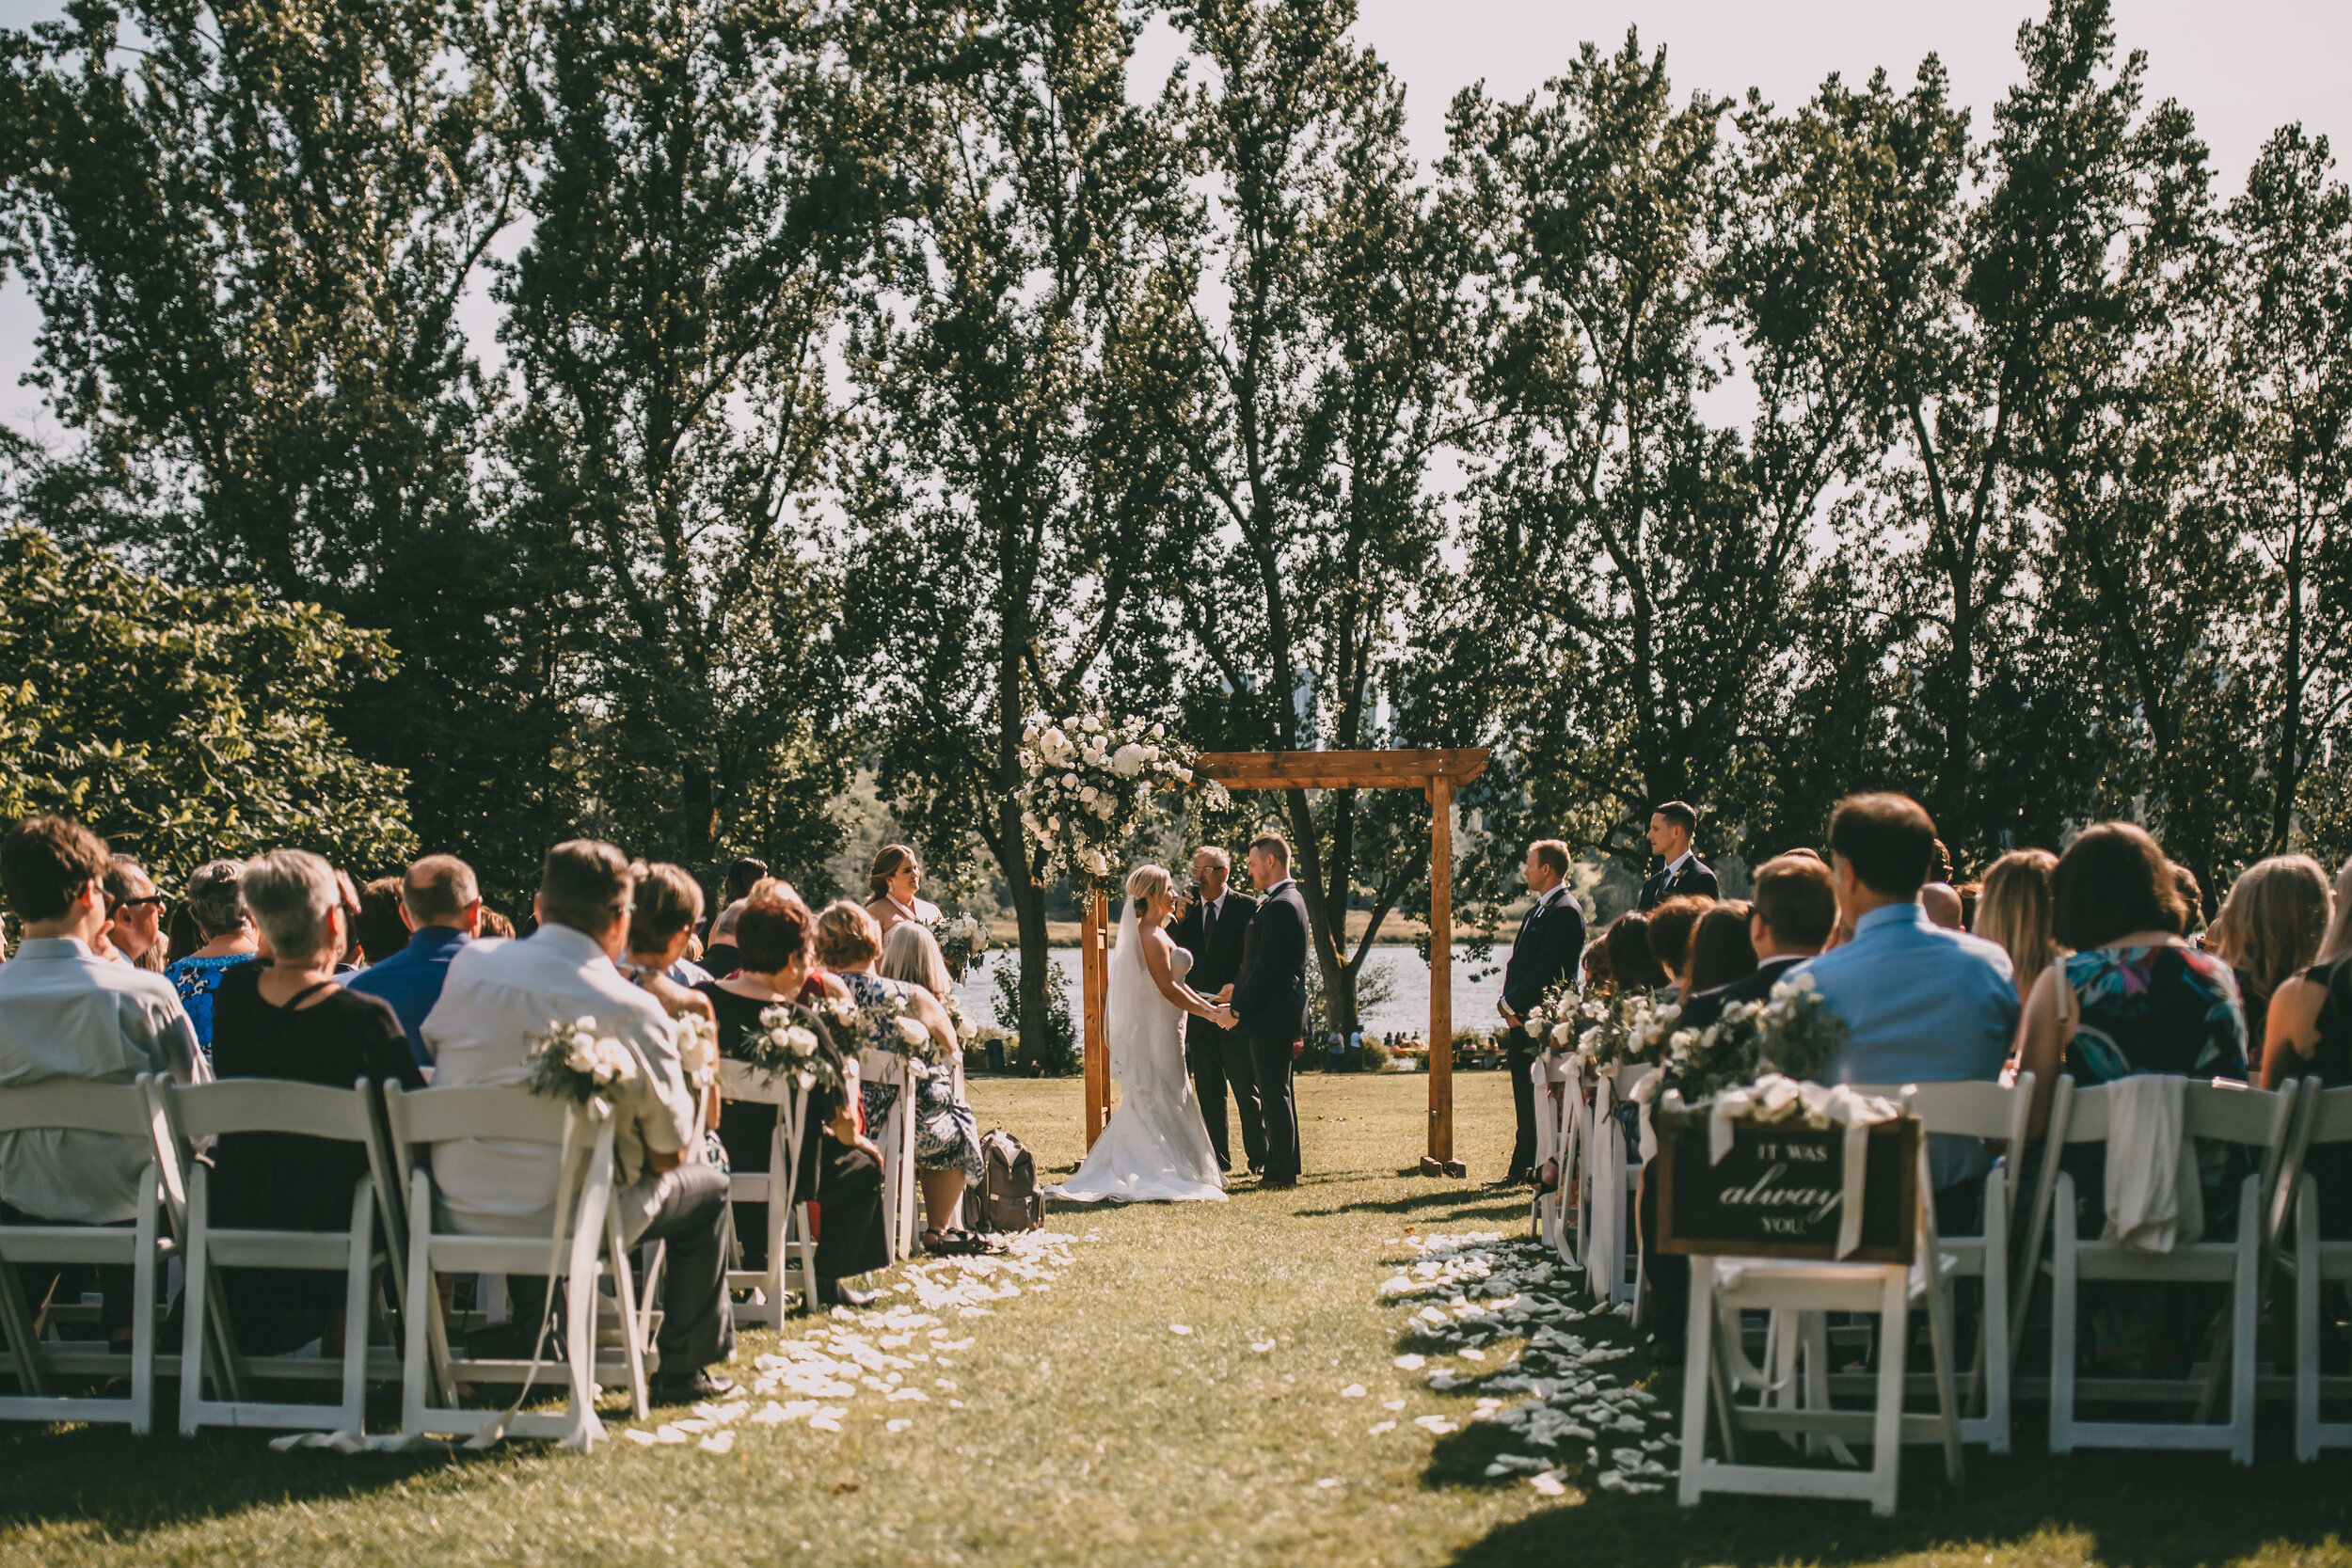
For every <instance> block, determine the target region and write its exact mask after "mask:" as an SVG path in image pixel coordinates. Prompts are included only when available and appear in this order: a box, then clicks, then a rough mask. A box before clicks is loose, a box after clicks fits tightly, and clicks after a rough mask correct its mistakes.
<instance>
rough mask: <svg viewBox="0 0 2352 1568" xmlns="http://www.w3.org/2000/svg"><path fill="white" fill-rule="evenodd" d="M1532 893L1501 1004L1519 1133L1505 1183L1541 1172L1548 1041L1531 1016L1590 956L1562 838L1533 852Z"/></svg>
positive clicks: (1513, 946) (1530, 857)
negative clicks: (1540, 1071)
mask: <svg viewBox="0 0 2352 1568" xmlns="http://www.w3.org/2000/svg"><path fill="white" fill-rule="evenodd" d="M1527 891H1528V892H1530V893H1532V894H1534V895H1535V905H1534V908H1533V909H1531V910H1529V911H1527V914H1526V916H1525V918H1523V919H1521V920H1520V922H1519V931H1518V936H1516V937H1514V938H1513V939H1512V940H1511V958H1510V960H1509V962H1507V963H1505V964H1504V965H1503V968H1502V1000H1501V1001H1500V1002H1497V1003H1496V1004H1495V1008H1496V1010H1497V1011H1499V1012H1500V1013H1502V1022H1504V1023H1505V1024H1506V1025H1508V1026H1509V1028H1510V1034H1509V1035H1508V1036H1506V1037H1505V1038H1506V1040H1507V1041H1508V1044H1507V1047H1506V1049H1505V1051H1504V1057H1505V1059H1506V1060H1507V1061H1508V1062H1509V1063H1510V1066H1511V1107H1512V1109H1513V1110H1514V1111H1515V1112H1517V1113H1518V1136H1517V1137H1516V1138H1515V1139H1514V1140H1513V1142H1512V1145H1511V1164H1510V1168H1509V1170H1508V1171H1507V1172H1506V1173H1505V1174H1504V1176H1503V1178H1502V1180H1503V1181H1504V1182H1506V1183H1507V1182H1513V1181H1524V1180H1528V1178H1530V1177H1531V1176H1533V1175H1534V1172H1535V1077H1534V1069H1535V1056H1536V1053H1538V1052H1540V1051H1541V1050H1542V1049H1543V1046H1544V1042H1543V1041H1541V1040H1538V1039H1534V1038H1533V1037H1530V1036H1529V1035H1528V1033H1527V1030H1526V1029H1525V1028H1524V1027H1522V1025H1524V1024H1525V1023H1526V1022H1527V1015H1528V1014H1529V1013H1531V1012H1533V1011H1534V1010H1535V1005H1536V1004H1537V1003H1539V1002H1541V1001H1542V1000H1543V999H1544V993H1545V992H1546V991H1548V990H1550V989H1551V988H1552V987H1553V986H1555V985H1558V984H1559V983H1560V982H1562V981H1564V980H1566V981H1571V982H1573V981H1574V980H1575V978H1576V974H1577V965H1578V964H1579V962H1580V961H1581V959H1582V958H1583V957H1584V911H1583V910H1582V909H1581V908H1579V907H1578V905H1577V902H1576V897H1575V895H1573V894H1571V893H1569V892H1568V847H1567V846H1566V845H1565V844H1564V843H1562V842H1561V841H1560V840H1558V839H1556V838H1547V839H1539V840H1537V841H1536V842H1535V843H1534V844H1531V845H1529V846H1528V847H1527Z"/></svg>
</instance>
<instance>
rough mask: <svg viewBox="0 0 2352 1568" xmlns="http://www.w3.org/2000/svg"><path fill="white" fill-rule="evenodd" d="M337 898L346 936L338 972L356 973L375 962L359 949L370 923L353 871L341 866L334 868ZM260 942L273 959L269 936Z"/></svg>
mask: <svg viewBox="0 0 2352 1568" xmlns="http://www.w3.org/2000/svg"><path fill="white" fill-rule="evenodd" d="M335 897H336V899H337V901H338V902H340V903H341V904H342V907H343V931H344V933H345V935H344V939H343V956H342V958H338V959H337V960H336V961H335V973H336V974H358V972H359V971H360V970H363V969H365V968H367V966H368V965H369V963H370V962H372V961H373V958H372V956H371V955H370V954H368V953H367V952H366V951H364V950H363V949H362V948H361V947H360V946H359V944H358V937H357V935H356V933H358V931H359V930H361V929H362V928H363V927H366V925H367V924H368V920H367V916H366V914H365V912H364V911H363V907H362V902H361V899H360V896H359V884H358V882H357V881H355V880H353V879H352V876H351V873H350V872H348V871H345V870H343V869H342V867H340V866H338V867H336V868H335ZM261 941H262V958H268V957H269V956H270V951H269V934H268V933H267V932H263V933H262V938H261Z"/></svg>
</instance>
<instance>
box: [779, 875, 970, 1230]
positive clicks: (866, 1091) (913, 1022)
mask: <svg viewBox="0 0 2352 1568" xmlns="http://www.w3.org/2000/svg"><path fill="white" fill-rule="evenodd" d="M881 956H882V932H881V929H880V927H878V926H877V925H876V924H875V921H874V917H873V916H872V915H870V914H867V913H866V911H864V910H862V909H860V908H859V907H858V906H857V905H855V904H852V903H850V901H849V900H847V899H841V900H839V901H837V902H834V903H832V904H828V905H827V906H825V909H824V911H823V912H822V913H820V914H819V915H818V917H817V957H818V961H819V962H820V963H822V964H823V965H824V966H825V968H826V969H827V970H828V971H829V972H830V973H831V974H833V975H834V977H835V978H837V979H838V980H840V981H841V983H842V984H843V985H845V986H847V987H848V988H849V991H850V1003H851V1004H852V1005H853V1006H854V1007H855V1009H856V1017H855V1019H854V1021H848V1020H845V1022H847V1024H848V1030H847V1033H846V1034H845V1032H844V1030H843V1029H842V1028H839V1027H836V1028H835V1029H834V1038H835V1039H836V1040H839V1041H840V1042H841V1043H842V1044H843V1045H844V1046H849V1045H850V1044H852V1043H853V1044H854V1045H855V1047H856V1048H857V1049H859V1050H861V1051H887V1052H890V1053H893V1054H895V1055H899V1056H906V1057H910V1058H913V1060H912V1061H911V1063H910V1065H911V1066H912V1067H914V1068H919V1069H923V1071H924V1076H922V1077H921V1078H919V1079H918V1080H917V1082H916V1084H915V1085H914V1173H915V1180H916V1181H917V1182H918V1183H919V1184H920V1185H921V1187H922V1189H923V1212H924V1214H925V1216H926V1217H927V1219H928V1220H929V1222H930V1227H929V1228H927V1229H926V1230H925V1231H924V1232H923V1245H924V1246H925V1248H927V1249H928V1250H930V1251H932V1252H972V1251H977V1250H982V1249H984V1248H985V1247H986V1246H987V1243H985V1242H983V1241H982V1240H981V1239H980V1238H979V1237H978V1236H977V1235H974V1234H973V1233H972V1232H970V1231H968V1230H963V1229H960V1228H957V1227H954V1226H953V1225H952V1223H951V1221H952V1219H953V1217H954V1216H955V1214H956V1213H957V1211H958V1207H959V1206H960V1205H961V1203H962V1201H963V1190H964V1187H965V1185H966V1184H967V1183H969V1182H974V1181H977V1180H979V1179H980V1178H981V1176H982V1174H983V1173H984V1170H985V1167H984V1165H983V1164H982V1163H981V1157H980V1138H979V1131H978V1128H977V1124H976V1123H975V1122H974V1121H973V1118H972V1111H971V1108H970V1107H969V1106H968V1105H965V1104H963V1103H962V1100H961V1096H960V1095H958V1094H957V1093H956V1089H955V1084H956V1067H957V1064H958V1062H959V1060H960V1059H961V1054H962V1052H961V1046H959V1044H958V1043H957V1040H956V1031H955V1025H954V1024H953V1023H952V1022H950V1021H949V1019H948V1017H947V1010H946V1007H944V1006H941V1005H940V1001H939V999H938V998H937V997H936V996H934V995H932V994H931V992H930V989H929V988H927V987H924V986H919V985H914V984H912V983H910V982H908V981H905V980H893V979H886V978H884V977H883V976H882V975H880V974H876V973H875V972H874V966H875V961H876V960H877V959H878V958H881ZM829 1016H830V1015H829ZM918 1034H919V1036H920V1037H922V1039H923V1042H924V1043H923V1044H922V1045H921V1046H919V1047H918V1046H917V1045H916V1044H915V1043H914V1039H913V1038H911V1037H913V1036H916V1035H918ZM925 1058H929V1060H928V1061H927V1060H925ZM859 1094H860V1097H861V1098H862V1100H863V1101H864V1102H865V1112H866V1135H867V1136H868V1137H874V1136H878V1135H879V1132H880V1130H881V1128H882V1123H883V1121H884V1120H885V1119H886V1118H887V1117H889V1115H890V1111H891V1107H892V1106H893V1105H895V1104H896V1103H897V1102H898V1088H897V1086H896V1085H888V1084H876V1083H871V1082H867V1083H865V1084H862V1085H860V1087H859Z"/></svg>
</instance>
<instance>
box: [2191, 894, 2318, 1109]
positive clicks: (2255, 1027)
mask: <svg viewBox="0 0 2352 1568" xmlns="http://www.w3.org/2000/svg"><path fill="white" fill-rule="evenodd" d="M2327 929H2328V873H2327V872H2325V871H2323V870H2321V869H2320V867H2319V863H2318V862H2317V861H2315V860H2313V859H2312V858H2311V857H2310V856H2309V855H2274V856H2272V857H2271V858H2270V859H2268V860H2266V861H2257V862H2255V863H2253V864H2252V865H2249V866H2248V867H2247V868H2246V869H2245V870H2244V871H2243V872H2241V873H2239V875H2238V879H2237V880H2236V881H2235V882H2233V883H2232V884H2231V886H2230V895H2229V897H2227V898H2226V899H2224V900H2222V904H2221V912H2220V913H2219V914H2217V915H2216V916H2214V921H2213V927H2212V928H2211V929H2210V930H2209V931H2207V932H2206V939H2207V941H2206V945H2207V948H2208V949H2209V950H2210V951H2211V952H2212V953H2213V954H2214V955H2215V956H2216V957H2217V958H2220V960H2221V961H2222V962H2223V963H2226V964H2228V965H2229V966H2230V972H2231V973H2232V974H2234V975H2235V976H2236V977H2237V994H2238V1001H2239V1002H2240V1003H2242V1004H2243V1005H2244V1006H2245V1008H2246V1043H2247V1046H2248V1048H2249V1050H2250V1051H2256V1052H2263V1053H2264V1055H2263V1062H2264V1064H2265V1070H2266V1069H2267V1067H2268V1063H2269V1056H2268V1053H2267V1051H2266V1049H2265V1041H2266V1040H2267V1039H2268V1038H2269V1033H2268V1029H2267V1024H2268V1022H2269V1018H2270V999H2271V997H2272V995H2273V994H2275V993H2276V992H2277V990H2278V989H2279V988H2280V986H2281V985H2283V984H2284V983H2285V982H2286V981H2288V980H2290V979H2292V978H2293V977H2294V976H2295V975H2296V974H2299V973H2300V972H2301V971H2302V970H2304V969H2306V968H2308V967H2309V966H2310V965H2311V963H2312V961H2313V959H2314V958H2315V957H2316V956H2317V954H2318V952H2319V942H2320V938H2321V937H2322V935H2324V934H2325V933H2326V931H2327Z"/></svg>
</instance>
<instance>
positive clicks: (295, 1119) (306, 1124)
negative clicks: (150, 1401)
mask: <svg viewBox="0 0 2352 1568" xmlns="http://www.w3.org/2000/svg"><path fill="white" fill-rule="evenodd" d="M156 1093H157V1094H158V1095H159V1097H160V1098H161V1101H162V1103H163V1108H164V1116H165V1119H166V1122H167V1125H168V1127H169V1129H170V1131H171V1133H172V1135H173V1137H174V1138H176V1139H177V1140H178V1142H179V1145H180V1147H181V1148H193V1147H194V1146H195V1144H196V1142H197V1141H198V1140H199V1139H205V1138H218V1137H222V1136H227V1135H233V1134H237V1133H246V1132H289V1133H301V1134H303V1135H305V1136H308V1137H314V1138H332V1139H335V1140H338V1141H340V1142H344V1143H352V1144H358V1146H360V1148H362V1149H363V1150H364V1151H365V1153H366V1155H367V1161H368V1174H367V1175H365V1176H363V1177H361V1178H360V1179H359V1180H358V1181H356V1182H355V1183H353V1186H352V1194H351V1204H350V1219H349V1221H348V1223H347V1224H346V1226H345V1227H344V1228H343V1229H342V1230H266V1229H233V1228H226V1227H219V1226H215V1224H214V1223H213V1220H212V1205H211V1196H210V1184H211V1180H212V1168H211V1166H209V1165H207V1164H203V1163H201V1162H195V1163H193V1164H192V1166H191V1169H192V1172H193V1174H192V1177H191V1179H190V1182H189V1187H188V1219H187V1238H186V1251H187V1286H186V1291H185V1300H186V1304H187V1305H186V1307H185V1309H184V1311H183V1318H182V1336H181V1345H180V1364H181V1367H182V1369H183V1375H182V1377H181V1379H180V1431H181V1433H182V1434H183V1435H186V1436H193V1435H195V1433H197V1432H198V1430H199V1429H200V1428H203V1427H208V1426H226V1427H264V1428H288V1429H297V1430H302V1431H326V1432H361V1431H364V1430H365V1429H366V1422H367V1385H368V1383H369V1381H371V1380H373V1381H377V1382H385V1383H389V1382H394V1381H397V1380H398V1378H399V1376H400V1362H399V1360H398V1358H397V1357H396V1356H395V1355H394V1354H392V1352H391V1350H390V1349H389V1347H388V1348H387V1349H386V1351H385V1353H384V1354H382V1355H381V1356H380V1357H377V1358H375V1359H374V1360H373V1362H372V1361H371V1358H370V1354H369V1350H368V1340H369V1338H370V1334H369V1330H370V1329H371V1328H372V1327H373V1325H374V1323H376V1321H377V1319H378V1317H379V1316H380V1314H379V1313H378V1312H377V1311H376V1309H375V1306H376V1297H375V1292H374V1289H373V1284H374V1265H375V1264H376V1263H377V1262H379V1261H386V1260H388V1259H387V1257H386V1254H387V1250H388V1249H389V1248H390V1247H392V1246H393V1245H394V1238H393V1237H392V1235H391V1233H390V1232H389V1230H386V1231H385V1232H384V1233H383V1236H382V1239H381V1240H379V1239H378V1233H377V1225H378V1219H379V1216H382V1217H384V1218H386V1219H389V1197H388V1196H386V1188H387V1187H389V1183H390V1180H391V1172H390V1171H389V1169H388V1168H386V1167H385V1166H384V1165H383V1164H382V1161H383V1158H384V1155H383V1151H382V1150H381V1149H380V1148H378V1147H377V1143H376V1136H375V1121H374V1117H373V1115H372V1113H371V1110H370V1105H369V1102H370V1101H372V1100H373V1098H374V1094H375V1090H374V1086H373V1085H371V1084H370V1083H369V1082H368V1081H367V1080H366V1079H364V1078H363V1079H360V1080H358V1082H357V1083H355V1084H354V1085H353V1086H352V1087H350V1088H347V1089H341V1088H328V1087H326V1086H325V1085H319V1084H299V1083H287V1082H283V1081H280V1080H278V1079H270V1078H237V1079H230V1080H227V1081H225V1082H219V1083H212V1084H199V1085H177V1084H163V1085H157V1086H156ZM238 1268H242V1269H294V1270H320V1271H329V1272H337V1273H341V1274H342V1275H343V1279H344V1296H343V1303H344V1307H343V1342H342V1354H341V1355H340V1356H327V1355H324V1354H322V1355H318V1356H297V1355H272V1356H257V1355H246V1354H243V1353H242V1352H241V1351H239V1350H238V1349H237V1348H236V1325H235V1323H232V1322H228V1321H226V1315H225V1314H222V1316H223V1322H222V1323H221V1330H222V1331H221V1332H220V1333H218V1334H213V1335H209V1338H211V1340H212V1342H213V1344H214V1346H215V1351H214V1354H212V1355H211V1356H209V1357H207V1356H205V1355H204V1354H202V1352H201V1347H202V1346H203V1345H204V1344H205V1342H206V1340H207V1338H208V1322H209V1321H210V1320H211V1319H212V1317H213V1315H214V1314H215V1313H221V1310H222V1309H221V1302H222V1296H221V1293H220V1292H219V1291H216V1290H215V1289H213V1288H212V1281H213V1279H214V1276H215V1270H218V1269H238ZM320 1348H321V1350H322V1352H324V1350H325V1349H326V1347H325V1346H323V1345H322V1346H321V1347H320ZM224 1363H227V1364H224ZM231 1366H233V1372H232V1371H231ZM263 1378H272V1379H277V1380H279V1381H299V1382H303V1383H315V1382H322V1381H334V1382H338V1383H340V1385H341V1387H342V1400H341V1401H340V1402H337V1403H334V1404H321V1403H318V1402H311V1401H262V1400H248V1399H246V1398H244V1397H243V1394H242V1389H243V1387H244V1386H246V1385H247V1384H250V1383H252V1382H254V1381H256V1380H259V1379H263ZM208 1384H217V1385H218V1386H219V1396H220V1397H217V1398H215V1397H210V1396H208V1394H207V1392H206V1388H207V1386H208Z"/></svg>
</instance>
